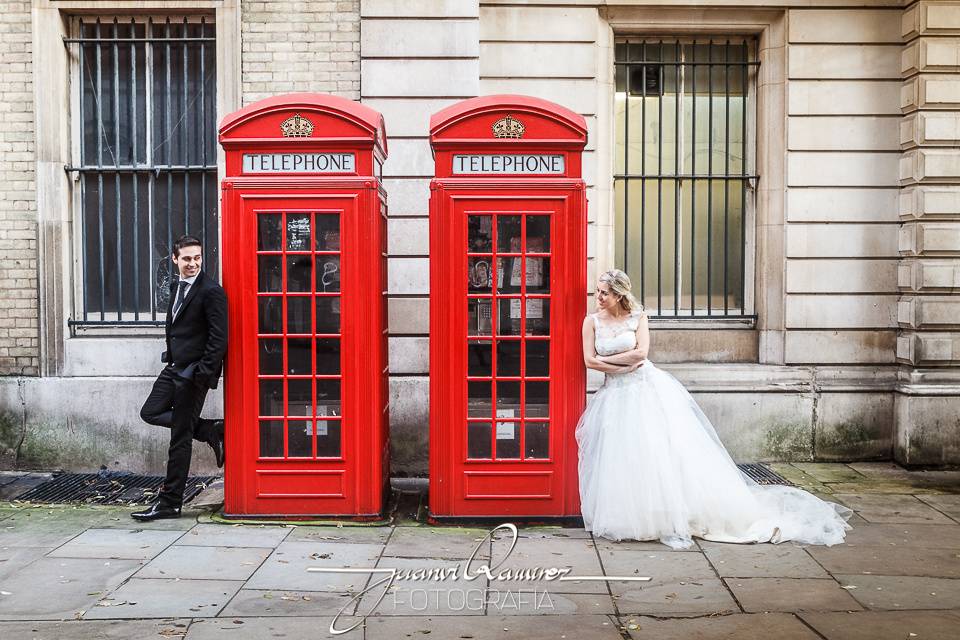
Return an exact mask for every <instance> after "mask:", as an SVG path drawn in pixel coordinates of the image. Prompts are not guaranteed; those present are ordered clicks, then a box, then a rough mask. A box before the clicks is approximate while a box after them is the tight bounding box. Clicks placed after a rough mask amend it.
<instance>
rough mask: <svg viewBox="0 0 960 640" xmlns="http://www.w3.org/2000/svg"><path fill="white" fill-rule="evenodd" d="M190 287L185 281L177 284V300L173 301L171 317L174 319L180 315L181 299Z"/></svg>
mask: <svg viewBox="0 0 960 640" xmlns="http://www.w3.org/2000/svg"><path fill="white" fill-rule="evenodd" d="M189 286H190V283H188V282H187V281H186V280H181V281H180V282H179V283H178V284H177V299H176V300H174V301H173V317H174V318H176V317H177V314H178V313H180V307H182V306H183V298H184V296H186V294H187V288H188V287H189Z"/></svg>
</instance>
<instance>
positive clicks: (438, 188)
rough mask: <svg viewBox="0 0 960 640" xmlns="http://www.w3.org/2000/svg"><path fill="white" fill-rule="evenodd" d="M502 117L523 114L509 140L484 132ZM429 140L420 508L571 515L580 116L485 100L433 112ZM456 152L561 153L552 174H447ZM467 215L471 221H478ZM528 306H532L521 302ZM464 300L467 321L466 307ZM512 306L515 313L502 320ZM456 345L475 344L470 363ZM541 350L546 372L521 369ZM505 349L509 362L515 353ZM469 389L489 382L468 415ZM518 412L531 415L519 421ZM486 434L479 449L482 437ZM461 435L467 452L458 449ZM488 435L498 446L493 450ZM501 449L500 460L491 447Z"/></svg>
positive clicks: (581, 245)
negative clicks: (540, 401)
mask: <svg viewBox="0 0 960 640" xmlns="http://www.w3.org/2000/svg"><path fill="white" fill-rule="evenodd" d="M508 114H509V115H511V116H512V117H514V118H515V119H518V120H520V121H522V122H523V124H524V126H525V133H524V136H523V138H521V139H499V138H494V137H493V135H492V129H491V127H492V125H493V123H494V122H496V121H498V120H500V119H501V118H503V117H505V116H506V115H508ZM431 143H432V145H433V149H434V156H435V161H436V174H435V175H436V177H435V178H434V180H433V181H432V182H431V185H430V188H431V195H430V258H431V264H430V291H431V297H430V512H431V514H432V515H433V516H434V517H439V518H443V517H487V516H489V517H494V516H505V515H506V516H519V517H524V516H532V517H543V516H573V515H577V514H578V513H579V495H578V490H577V448H576V440H575V438H574V427H575V425H576V422H577V419H578V417H579V416H580V413H581V412H582V410H583V406H584V400H585V385H586V378H585V371H584V368H583V365H582V355H581V349H580V325H581V321H582V320H583V316H584V314H585V313H586V273H585V268H586V199H585V192H584V188H585V185H584V182H583V180H582V179H581V178H580V167H581V161H580V154H581V152H582V149H583V147H584V145H585V144H586V123H585V122H584V120H583V118H581V117H580V116H578V115H576V114H574V113H572V112H570V111H568V110H567V109H564V108H563V107H560V106H558V105H554V104H551V103H548V102H546V101H543V100H538V99H536V98H529V97H525V96H489V97H484V98H476V99H473V100H466V101H464V102H461V103H458V104H455V105H453V106H451V107H449V108H448V109H445V110H443V111H441V112H440V113H438V114H436V115H434V116H433V118H432V119H431ZM462 153H465V154H492V153H506V154H510V153H529V154H538V153H550V154H556V153H562V154H563V155H564V159H565V168H566V171H565V172H564V174H563V175H555V176H542V175H503V174H496V175H478V174H471V175H454V173H453V171H452V169H453V167H452V162H453V156H454V154H462ZM475 216H477V217H482V216H490V221H491V223H490V224H489V225H488V226H489V229H490V235H491V238H490V242H489V244H487V245H483V244H482V243H480V242H478V241H477V238H479V237H480V236H477V237H470V235H469V228H470V224H471V217H475ZM543 217H546V218H547V219H548V220H549V224H548V225H546V226H547V228H548V229H549V242H548V243H547V244H546V245H545V246H544V245H541V246H535V245H533V244H528V242H529V240H530V239H532V238H534V237H542V233H537V232H536V231H535V230H536V229H538V228H539V229H541V230H542V228H543V226H544V225H537V224H536V223H537V221H539V220H540V219H541V218H543ZM513 222H519V226H518V229H517V230H518V231H519V235H517V236H515V237H516V239H517V240H518V242H515V243H506V242H502V241H501V240H503V239H501V238H500V237H498V235H499V233H500V228H501V226H502V227H503V228H504V229H506V228H507V227H508V225H509V224H510V223H513ZM473 223H474V224H475V225H482V224H484V223H483V222H482V221H480V220H479V218H474V220H473ZM530 224H533V225H534V230H531V229H529V228H528V225H530ZM471 242H472V243H473V246H469V245H470V243H471ZM468 249H470V250H468ZM481 261H483V262H487V263H488V264H489V267H490V287H489V289H490V290H489V293H488V292H487V291H486V290H485V289H484V288H483V285H482V277H481V278H480V281H481V285H480V289H481V290H474V291H471V290H470V289H469V287H468V280H470V278H471V277H473V278H474V280H476V274H477V273H478V271H477V269H479V266H480V265H479V264H478V263H479V262H481ZM533 261H538V262H539V264H534V263H533ZM514 262H518V263H519V264H518V265H514V264H513V263H514ZM498 263H501V264H502V265H503V267H501V265H500V264H498ZM470 264H473V265H474V270H473V272H472V274H471V271H470V268H469V265H470ZM507 265H509V267H508V266H507ZM537 267H539V268H537ZM504 268H510V269H511V273H510V278H511V280H510V281H508V280H507V277H508V275H507V274H506V273H504V274H503V275H502V277H501V275H500V274H499V272H498V270H504ZM528 268H530V269H531V271H532V273H537V274H539V277H540V278H541V280H540V283H541V284H540V285H539V287H537V288H536V289H535V290H529V287H531V282H533V283H534V284H536V280H534V279H533V276H528V275H527V274H528V273H531V272H528ZM513 269H518V271H517V273H514V272H513ZM547 270H548V272H549V278H548V279H547V281H546V282H544V280H543V278H544V277H545V275H546V273H547ZM479 273H486V271H484V270H481V271H479ZM514 277H516V279H518V281H519V282H518V284H516V285H514V284H512V283H513V278H514ZM544 284H546V285H547V286H546V287H545V288H544ZM508 289H509V290H510V291H509V292H507V293H503V291H504V290H508ZM512 300H517V302H515V303H514V302H511V301H512ZM530 300H537V301H538V302H536V303H534V305H533V306H532V307H531V306H528V305H530V304H531V303H530ZM487 301H489V302H490V307H489V308H490V310H491V319H490V329H489V332H488V331H487V330H486V327H482V328H481V327H480V325H479V322H480V321H479V320H477V318H479V317H480V316H481V315H482V306H481V303H485V302H487ZM501 301H503V303H504V309H509V313H507V314H505V317H506V315H509V316H510V318H511V321H510V322H511V324H510V325H509V326H503V327H501V326H499V321H498V315H499V311H498V310H499V309H500V304H501ZM473 304H475V305H476V306H475V307H474V309H475V313H476V316H471V315H470V311H469V307H470V306H471V305H473ZM517 307H518V309H517ZM545 307H546V308H547V310H546V311H544V308H545ZM531 309H535V310H536V311H531ZM515 310H516V311H515ZM515 312H518V313H517V315H519V318H514V313H515ZM544 312H546V313H547V314H548V315H549V323H548V325H547V326H546V327H543V326H533V325H532V324H528V323H529V321H530V320H532V319H535V318H534V317H533V315H535V314H537V313H540V314H543V313H544ZM528 313H531V314H532V315H531V317H529V318H528ZM471 318H473V319H474V321H475V322H477V323H478V324H477V328H478V330H477V331H474V332H473V333H471V331H470V330H468V322H469V321H470V320H471ZM514 320H518V322H514ZM468 344H472V345H476V346H474V347H473V348H474V349H475V351H474V357H473V359H472V360H471V357H470V354H469V352H468V350H469V349H470V347H468ZM487 344H489V345H490V348H489V350H488V349H487V347H486V345H487ZM480 345H483V346H480ZM536 345H548V346H546V347H542V348H540V349H538V348H537V347H536ZM544 351H546V353H547V354H548V358H547V362H548V369H547V371H537V370H535V366H534V365H536V363H537V362H540V361H541V360H540V359H539V358H538V357H532V358H531V355H534V356H539V355H542V353H543V352H544ZM487 354H489V356H487ZM514 354H517V355H518V356H519V358H518V359H517V360H516V361H515V360H514V359H513V358H514ZM500 355H502V358H503V359H504V360H503V365H502V366H501V363H500V362H498V356H500ZM487 357H489V364H488V363H487V361H486V358H487ZM471 367H473V368H474V370H473V371H471V370H470V369H471ZM488 370H489V373H487V371H488ZM544 374H545V375H544ZM528 382H533V383H535V384H536V383H540V385H539V386H537V387H532V386H530V385H528V384H527V383H528ZM517 383H519V384H517ZM542 383H546V384H547V386H548V389H549V391H548V398H549V400H548V402H547V410H546V414H547V415H543V413H544V411H543V407H542V405H534V404H533V402H532V398H537V397H541V398H542V393H543V384H542ZM471 384H473V385H474V388H475V389H477V391H476V392H475V393H474V394H473V395H474V398H475V399H476V398H479V397H480V396H483V397H487V395H486V393H487V392H486V391H485V390H486V389H487V386H486V385H489V398H490V402H489V408H487V407H486V406H485V405H480V404H479V403H476V404H475V407H476V409H475V410H474V414H475V415H469V414H470V412H469V411H468V399H469V396H470V392H469V388H470V385H471ZM514 385H516V386H514ZM498 388H503V389H504V390H506V391H508V392H509V393H510V394H515V395H516V398H517V400H518V402H517V403H515V404H514V403H512V402H511V403H509V404H508V403H506V402H499V400H500V399H499V398H498ZM534 388H535V389H536V390H537V391H538V393H537V394H534V395H532V396H531V395H530V394H529V393H528V392H529V391H530V390H532V389H534ZM511 400H512V398H511ZM514 407H515V408H514ZM531 409H534V410H535V411H536V415H527V412H528V411H529V410H531ZM498 410H499V411H498ZM479 412H486V413H485V414H483V415H481V414H480V413H479ZM501 412H511V413H513V414H514V415H511V416H510V417H506V416H504V415H502V413H501ZM498 423H500V424H503V425H504V431H503V435H504V436H505V437H504V438H503V439H502V440H501V439H500V438H498V437H497V432H498V427H497V424H498ZM471 425H479V426H477V427H471ZM541 425H546V429H547V434H548V441H547V446H546V448H545V449H544V448H543V447H542V440H540V439H538V434H540V435H542V431H538V430H542V429H543V428H544V427H542V426H541ZM470 428H475V429H479V432H480V433H481V435H480V436H479V437H478V438H476V439H474V440H471V438H470V436H469V435H468V430H469V429H470ZM488 428H489V445H487V444H486V443H484V442H483V440H484V439H485V438H486V437H487V436H486V430H487V429H488ZM528 429H530V434H529V435H528ZM471 441H472V442H473V443H474V445H475V446H476V449H475V450H474V451H473V452H472V453H473V454H475V455H470V453H471V452H470V451H468V448H469V444H470V443H471ZM501 442H502V443H503V444H504V445H508V447H509V448H508V447H504V448H503V451H502V450H501V449H500V448H499V446H500V444H501ZM508 443H509V444H508ZM504 451H505V453H506V455H500V454H501V453H502V452H504ZM531 454H532V455H531Z"/></svg>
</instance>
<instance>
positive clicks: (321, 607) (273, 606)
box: [220, 589, 356, 617]
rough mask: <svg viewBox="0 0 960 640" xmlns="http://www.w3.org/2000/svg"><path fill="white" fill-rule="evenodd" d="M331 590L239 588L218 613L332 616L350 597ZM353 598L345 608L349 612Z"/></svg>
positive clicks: (235, 614)
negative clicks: (224, 607)
mask: <svg viewBox="0 0 960 640" xmlns="http://www.w3.org/2000/svg"><path fill="white" fill-rule="evenodd" d="M353 595H354V594H352V593H347V592H343V593H336V592H333V591H271V590H269V589H241V590H240V591H238V592H237V595H235V596H234V597H233V599H232V600H231V601H230V604H228V605H227V608H226V609H224V610H223V613H222V614H220V615H221V616H222V617H229V616H238V617H244V616H333V615H334V614H336V613H337V612H338V611H339V610H340V609H341V607H343V606H344V605H346V604H347V602H348V601H349V600H350V599H351V598H352V597H353ZM355 606H356V602H354V603H352V604H351V605H350V607H349V608H348V612H352V611H353V608H354V607H355Z"/></svg>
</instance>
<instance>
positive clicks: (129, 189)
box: [66, 16, 218, 325]
mask: <svg viewBox="0 0 960 640" xmlns="http://www.w3.org/2000/svg"><path fill="white" fill-rule="evenodd" d="M74 26H75V31H74V34H75V37H72V38H67V39H66V43H67V45H68V47H69V49H70V51H71V53H72V55H73V56H74V59H75V64H74V86H75V90H74V100H75V104H76V113H77V115H78V117H77V118H76V119H75V121H74V124H75V126H74V129H75V131H76V135H75V143H74V157H75V158H76V160H75V162H74V165H75V166H73V167H71V171H73V172H75V173H76V175H77V185H78V187H79V189H78V190H77V191H78V195H77V206H78V211H79V213H78V215H77V217H76V220H77V245H76V246H77V252H78V265H77V277H78V283H77V305H76V307H77V308H76V310H75V314H74V319H73V320H72V324H93V325H96V324H110V325H112V324H145V325H149V324H158V323H160V322H162V321H163V319H164V315H165V312H166V306H167V302H168V297H169V290H168V289H169V283H170V278H171V277H173V276H174V275H175V274H174V273H173V271H174V269H173V266H172V264H171V261H170V251H171V247H172V245H173V242H174V240H176V239H177V238H178V237H179V236H181V235H183V234H185V233H189V234H192V235H196V236H197V237H199V238H200V239H201V241H202V242H203V245H204V270H205V271H207V272H208V273H216V272H217V262H218V260H217V253H218V249H217V245H218V241H217V237H218V232H217V201H218V197H217V196H218V190H217V164H216V159H217V150H216V102H217V101H216V86H217V83H216V47H215V25H214V24H213V22H212V21H211V19H210V18H209V17H200V16H195V17H177V18H174V17H170V18H163V19H157V20H154V19H151V18H139V17H138V18H122V19H121V18H114V19H110V20H104V19H94V20H91V19H89V18H87V19H77V20H76V22H75V25H74Z"/></svg>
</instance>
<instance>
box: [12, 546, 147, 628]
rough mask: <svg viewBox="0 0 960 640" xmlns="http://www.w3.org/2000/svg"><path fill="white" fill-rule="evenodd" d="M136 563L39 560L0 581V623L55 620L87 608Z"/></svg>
mask: <svg viewBox="0 0 960 640" xmlns="http://www.w3.org/2000/svg"><path fill="white" fill-rule="evenodd" d="M140 566H141V565H140V562H139V561H138V560H100V559H87V558H40V559H38V560H35V561H34V562H32V563H30V564H29V565H27V566H25V567H23V568H22V569H20V570H19V571H16V572H14V573H12V574H11V575H9V576H7V577H5V578H3V580H0V592H3V593H0V620H24V619H28V620H51V619H52V620H59V619H62V618H67V619H70V618H73V617H74V615H75V614H76V613H77V611H80V610H84V609H89V608H91V607H92V606H93V604H94V603H95V602H97V600H99V599H100V598H101V596H102V595H103V594H104V593H106V592H107V591H109V590H110V589H113V588H114V587H116V586H117V585H118V584H120V583H121V582H123V581H124V580H126V579H127V578H128V577H130V575H131V574H133V572H134V571H136V570H137V569H139V568H140Z"/></svg>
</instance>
